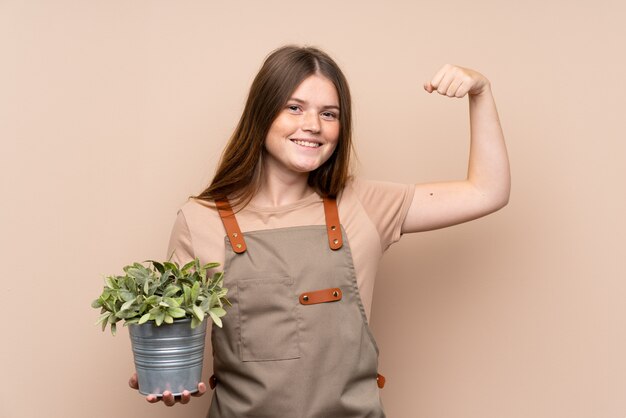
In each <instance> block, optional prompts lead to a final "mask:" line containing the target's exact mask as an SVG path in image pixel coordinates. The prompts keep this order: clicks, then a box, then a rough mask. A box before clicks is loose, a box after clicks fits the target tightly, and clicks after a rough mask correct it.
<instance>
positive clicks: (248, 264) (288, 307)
mask: <svg viewBox="0 0 626 418" xmlns="http://www.w3.org/2000/svg"><path fill="white" fill-rule="evenodd" d="M218 209H219V212H220V216H221V218H222V221H223V223H224V227H225V229H226V232H227V236H226V237H225V244H226V260H225V264H224V287H226V288H228V289H229V291H228V296H227V297H228V299H229V300H230V302H231V303H232V307H229V308H228V310H227V314H226V316H225V317H223V318H222V320H223V327H222V328H219V327H217V326H213V327H212V333H211V339H212V343H213V370H214V375H213V376H211V380H210V381H209V383H210V386H211V388H212V389H214V393H213V399H212V404H211V408H210V410H209V415H208V416H209V417H210V418H252V417H254V418H314V417H315V418H329V417H332V418H334V417H337V418H339V417H341V418H352V417H354V418H365V417H368V418H382V417H385V413H384V411H383V406H382V403H381V401H380V396H379V393H378V388H379V387H381V388H382V387H383V385H384V377H383V376H382V375H379V374H378V373H377V366H378V347H377V345H376V342H375V341H374V337H373V335H372V333H371V331H370V329H369V326H368V324H367V319H366V316H365V310H364V308H363V304H362V303H361V298H360V295H359V290H358V288H357V283H356V276H355V273H354V266H353V263H352V255H351V253H350V247H349V245H348V240H347V238H346V235H345V231H344V230H343V228H342V227H341V226H340V223H339V216H338V211H337V204H336V201H335V200H334V199H324V211H325V215H326V224H327V225H326V226H324V225H313V226H302V227H289V228H279V229H271V230H262V231H252V232H246V233H245V234H242V233H241V231H240V229H239V226H238V224H237V221H236V218H235V215H234V214H233V212H232V209H231V208H230V205H229V204H228V202H218Z"/></svg>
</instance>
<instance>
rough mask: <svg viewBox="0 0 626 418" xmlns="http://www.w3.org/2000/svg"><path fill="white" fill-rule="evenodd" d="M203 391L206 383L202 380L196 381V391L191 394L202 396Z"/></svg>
mask: <svg viewBox="0 0 626 418" xmlns="http://www.w3.org/2000/svg"><path fill="white" fill-rule="evenodd" d="M204 392H206V385H205V384H204V382H200V383H198V391H197V392H196V393H194V394H193V395H191V396H196V397H197V396H202V395H204Z"/></svg>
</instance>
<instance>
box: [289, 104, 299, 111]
mask: <svg viewBox="0 0 626 418" xmlns="http://www.w3.org/2000/svg"><path fill="white" fill-rule="evenodd" d="M287 109H289V110H291V111H292V112H297V111H299V110H300V106H298V105H288V106H287Z"/></svg>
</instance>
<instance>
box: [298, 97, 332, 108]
mask: <svg viewBox="0 0 626 418" xmlns="http://www.w3.org/2000/svg"><path fill="white" fill-rule="evenodd" d="M289 100H290V101H294V102H297V103H301V104H308V103H307V101H306V100H302V99H298V98H297V97H291V98H290V99H289ZM322 109H337V110H340V109H339V106H336V105H326V106H322Z"/></svg>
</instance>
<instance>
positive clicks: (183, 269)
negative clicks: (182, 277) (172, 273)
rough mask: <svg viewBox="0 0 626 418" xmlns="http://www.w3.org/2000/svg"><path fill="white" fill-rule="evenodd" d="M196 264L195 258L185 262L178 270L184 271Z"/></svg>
mask: <svg viewBox="0 0 626 418" xmlns="http://www.w3.org/2000/svg"><path fill="white" fill-rule="evenodd" d="M195 265H196V260H191V261H190V262H188V263H187V264H185V265H184V266H183V267H182V268H181V269H180V271H181V272H183V273H186V272H187V271H189V269H190V268H192V267H193V266H195Z"/></svg>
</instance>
